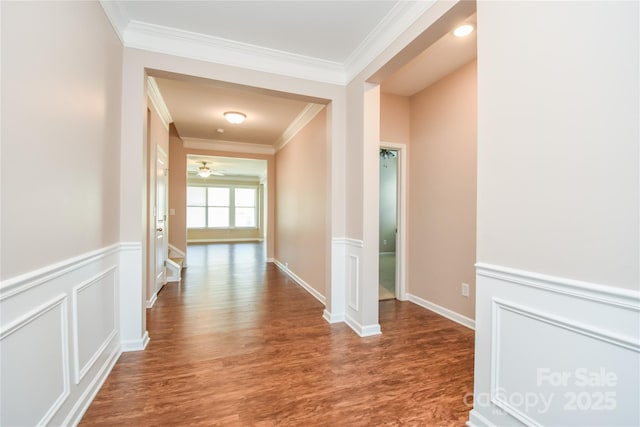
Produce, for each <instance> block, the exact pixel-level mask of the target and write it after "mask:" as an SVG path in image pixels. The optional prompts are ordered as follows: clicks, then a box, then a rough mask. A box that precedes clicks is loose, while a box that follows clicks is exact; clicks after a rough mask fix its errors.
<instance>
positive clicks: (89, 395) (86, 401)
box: [62, 349, 122, 426]
mask: <svg viewBox="0 0 640 427" xmlns="http://www.w3.org/2000/svg"><path fill="white" fill-rule="evenodd" d="M121 354H122V351H120V350H119V349H116V350H114V351H113V352H112V353H111V355H110V356H109V358H108V359H107V360H106V361H105V363H104V364H103V365H102V367H101V368H100V370H99V371H98V374H97V375H96V376H95V377H94V378H93V380H92V381H91V383H90V384H89V386H88V387H87V388H86V389H85V391H84V392H83V393H82V395H81V396H80V398H79V399H78V401H77V402H76V404H75V405H74V406H73V408H72V409H71V411H70V412H69V415H68V416H67V418H66V419H65V421H64V422H63V423H62V425H65V426H77V425H78V424H79V423H80V420H82V417H83V416H84V413H85V412H87V409H89V405H91V402H93V399H94V398H95V397H96V394H98V392H99V391H100V389H101V388H102V385H103V384H104V382H105V381H106V380H107V378H108V377H109V373H111V370H112V369H113V367H114V366H115V364H116V362H117V361H118V359H119V358H120V355H121Z"/></svg>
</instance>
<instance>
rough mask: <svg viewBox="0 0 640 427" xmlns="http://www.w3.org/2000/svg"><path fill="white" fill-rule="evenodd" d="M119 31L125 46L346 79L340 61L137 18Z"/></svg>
mask: <svg viewBox="0 0 640 427" xmlns="http://www.w3.org/2000/svg"><path fill="white" fill-rule="evenodd" d="M123 35H124V45H125V46H126V47H131V48H136V49H143V50H148V51H152V52H158V53H165V54H169V55H174V56H181V57H185V58H191V59H198V60H202V61H207V62H214V63H218V64H224V65H230V66H234V67H241V68H246V69H252V70H256V71H262V72H267V73H274V74H281V75H286V76H289V77H297V78H302V79H308V80H315V81H320V82H324V83H331V84H340V85H344V84H345V82H346V81H345V73H344V67H343V66H342V64H340V63H337V62H333V61H326V60H322V59H318V58H312V57H309V56H304V55H298V54H294V53H289V52H284V51H281V50H276V49H269V48H265V47H261V46H256V45H252V44H248V43H241V42H236V41H233V40H227V39H223V38H220V37H213V36H209V35H205V34H199V33H193V32H190V31H184V30H178V29H175V28H169V27H164V26H161V25H155V24H148V23H145V22H140V21H130V22H129V24H128V25H127V28H126V30H125V31H124V34H123Z"/></svg>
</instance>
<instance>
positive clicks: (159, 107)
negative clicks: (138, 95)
mask: <svg viewBox="0 0 640 427" xmlns="http://www.w3.org/2000/svg"><path fill="white" fill-rule="evenodd" d="M147 96H148V97H149V100H150V101H151V104H152V105H153V107H154V108H155V109H156V112H157V113H158V116H159V117H160V121H161V122H162V125H163V126H164V128H165V129H167V130H169V125H170V124H171V123H173V118H172V117H171V113H170V112H169V109H168V108H167V104H166V103H165V102H164V98H163V97H162V93H160V88H158V83H157V82H156V79H154V78H153V77H152V76H148V77H147Z"/></svg>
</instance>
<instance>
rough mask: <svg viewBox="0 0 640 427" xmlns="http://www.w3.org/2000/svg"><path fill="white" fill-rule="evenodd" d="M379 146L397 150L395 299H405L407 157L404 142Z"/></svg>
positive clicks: (382, 142)
mask: <svg viewBox="0 0 640 427" xmlns="http://www.w3.org/2000/svg"><path fill="white" fill-rule="evenodd" d="M380 148H386V149H390V150H396V151H397V152H398V171H397V174H398V181H397V182H398V191H397V205H396V206H397V209H398V212H397V216H396V221H397V227H398V231H397V235H396V299H398V300H400V301H406V300H407V259H408V247H409V245H408V241H407V196H408V195H407V164H408V161H407V158H408V154H409V153H408V148H407V145H406V144H399V143H395V142H386V141H381V142H380Z"/></svg>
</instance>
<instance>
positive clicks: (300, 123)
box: [273, 103, 325, 153]
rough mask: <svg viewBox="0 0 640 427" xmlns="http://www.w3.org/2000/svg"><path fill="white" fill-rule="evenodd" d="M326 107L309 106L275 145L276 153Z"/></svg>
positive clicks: (310, 104)
mask: <svg viewBox="0 0 640 427" xmlns="http://www.w3.org/2000/svg"><path fill="white" fill-rule="evenodd" d="M324 107H325V106H324V105H321V104H313V103H309V104H307V106H306V107H304V109H303V110H302V111H301V112H300V114H298V116H297V117H296V118H295V119H294V120H293V122H291V124H290V125H289V127H288V128H286V129H285V131H284V132H283V133H282V135H281V136H280V138H278V140H277V141H276V142H275V143H274V144H273V148H274V150H275V152H276V153H277V152H278V151H280V150H282V149H283V148H284V147H285V145H287V144H288V143H289V142H290V141H291V140H292V139H293V137H294V136H296V135H297V134H298V132H300V131H301V130H302V129H304V127H305V126H306V125H308V124H309V122H310V121H311V120H313V119H314V117H315V116H317V115H318V113H320V111H322V110H323V109H324Z"/></svg>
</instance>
